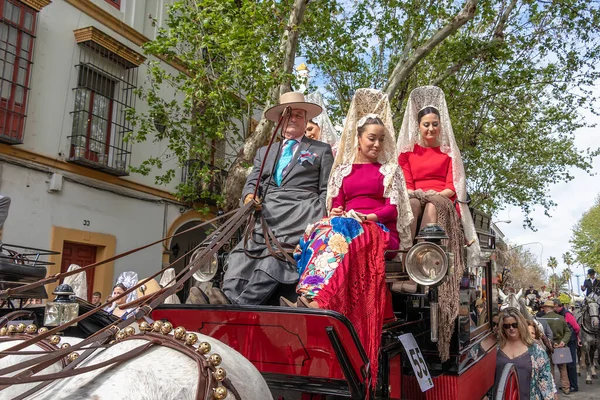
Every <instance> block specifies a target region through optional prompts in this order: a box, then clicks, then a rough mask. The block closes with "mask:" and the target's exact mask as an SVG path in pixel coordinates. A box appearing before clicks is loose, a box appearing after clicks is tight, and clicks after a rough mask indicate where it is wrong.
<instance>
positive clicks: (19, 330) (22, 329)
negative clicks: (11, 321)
mask: <svg viewBox="0 0 600 400" xmlns="http://www.w3.org/2000/svg"><path fill="white" fill-rule="evenodd" d="M25 328H26V325H25V324H24V323H22V322H20V323H18V324H17V333H23V332H25Z"/></svg>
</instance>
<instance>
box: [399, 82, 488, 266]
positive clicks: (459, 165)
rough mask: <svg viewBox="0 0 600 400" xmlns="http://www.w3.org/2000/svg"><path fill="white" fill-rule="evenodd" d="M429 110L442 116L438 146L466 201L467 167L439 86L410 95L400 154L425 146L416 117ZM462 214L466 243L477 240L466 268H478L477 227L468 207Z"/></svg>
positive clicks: (479, 252)
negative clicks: (447, 161) (446, 159)
mask: <svg viewBox="0 0 600 400" xmlns="http://www.w3.org/2000/svg"><path fill="white" fill-rule="evenodd" d="M426 107H434V108H436V109H437V110H438V111H439V113H440V135H439V139H438V141H439V144H440V150H441V151H442V153H445V154H448V155H449V156H450V158H451V159H452V172H453V175H454V187H455V189H456V196H457V198H458V200H461V201H465V200H466V198H467V181H466V174H465V167H464V165H463V162H462V158H461V156H460V150H459V149H458V145H457V144H456V139H455V138H454V132H453V130H452V123H451V121H450V115H449V113H448V106H447V105H446V98H445V96H444V92H443V91H442V89H440V88H439V87H437V86H422V87H419V88H416V89H414V90H413V91H412V92H411V93H410V97H409V99H408V104H407V106H406V112H405V113H404V119H403V121H402V128H401V129H400V136H398V144H397V148H398V154H401V153H407V152H411V151H413V149H414V146H415V143H417V144H419V145H423V144H424V143H423V141H422V138H421V133H420V131H419V121H418V119H417V116H418V114H419V111H421V110H422V109H424V108H426ZM460 214H461V220H462V225H463V229H464V231H465V237H466V239H467V241H469V242H470V241H471V240H475V243H473V245H471V246H470V247H469V248H468V256H467V265H469V266H475V265H477V264H479V262H480V255H481V250H480V248H479V241H478V240H477V233H476V232H475V225H474V224H473V219H472V218H471V212H470V211H469V206H468V205H467V204H463V203H461V204H460Z"/></svg>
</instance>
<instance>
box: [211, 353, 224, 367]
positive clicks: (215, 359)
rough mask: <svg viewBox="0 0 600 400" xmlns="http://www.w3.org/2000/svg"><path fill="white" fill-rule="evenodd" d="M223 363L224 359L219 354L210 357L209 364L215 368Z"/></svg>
mask: <svg viewBox="0 0 600 400" xmlns="http://www.w3.org/2000/svg"><path fill="white" fill-rule="evenodd" d="M221 361H223V359H222V358H221V356H220V355H218V354H217V353H215V354H211V355H210V357H208V362H209V363H210V364H211V365H212V366H213V367H216V366H218V365H220V364H221Z"/></svg>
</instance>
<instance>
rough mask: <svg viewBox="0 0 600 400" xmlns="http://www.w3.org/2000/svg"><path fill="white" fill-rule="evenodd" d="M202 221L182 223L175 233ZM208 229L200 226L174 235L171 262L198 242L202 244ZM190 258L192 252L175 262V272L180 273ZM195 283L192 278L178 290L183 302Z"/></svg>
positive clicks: (171, 244)
mask: <svg viewBox="0 0 600 400" xmlns="http://www.w3.org/2000/svg"><path fill="white" fill-rule="evenodd" d="M200 223H202V221H201V220H193V221H189V222H186V223H184V224H183V225H181V226H180V227H179V228H177V230H176V231H175V234H177V233H180V232H184V231H186V230H188V229H190V228H193V227H195V226H197V225H199V224H200ZM208 229H209V228H208V227H203V228H198V229H196V230H193V231H191V232H186V233H184V234H182V235H179V236H176V237H174V238H173V239H172V240H171V243H170V248H169V250H170V254H169V263H173V262H174V261H175V260H177V259H178V258H179V257H181V256H182V255H184V254H186V253H189V252H191V251H192V249H194V248H195V247H196V246H198V244H200V242H202V241H203V240H204V239H206V231H207V230H208ZM190 258H191V254H187V255H186V256H185V257H184V258H183V259H181V260H180V261H178V262H177V263H175V264H174V265H173V268H175V273H177V274H178V273H180V272H181V271H182V270H183V269H184V268H185V267H186V266H187V265H188V264H189V262H190ZM193 284H194V281H193V278H192V279H190V280H189V281H188V282H187V283H186V284H185V286H184V288H183V290H180V291H179V292H177V295H178V296H179V300H181V302H182V303H183V302H185V300H186V299H187V297H188V295H189V291H190V287H192V285H193Z"/></svg>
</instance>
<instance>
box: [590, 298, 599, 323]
mask: <svg viewBox="0 0 600 400" xmlns="http://www.w3.org/2000/svg"><path fill="white" fill-rule="evenodd" d="M588 299H589V298H588ZM599 310H600V306H599V305H598V302H597V301H596V300H593V299H589V300H588V301H587V312H588V315H589V316H590V321H591V322H592V328H594V329H597V328H598V327H599V326H600V315H599Z"/></svg>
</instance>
